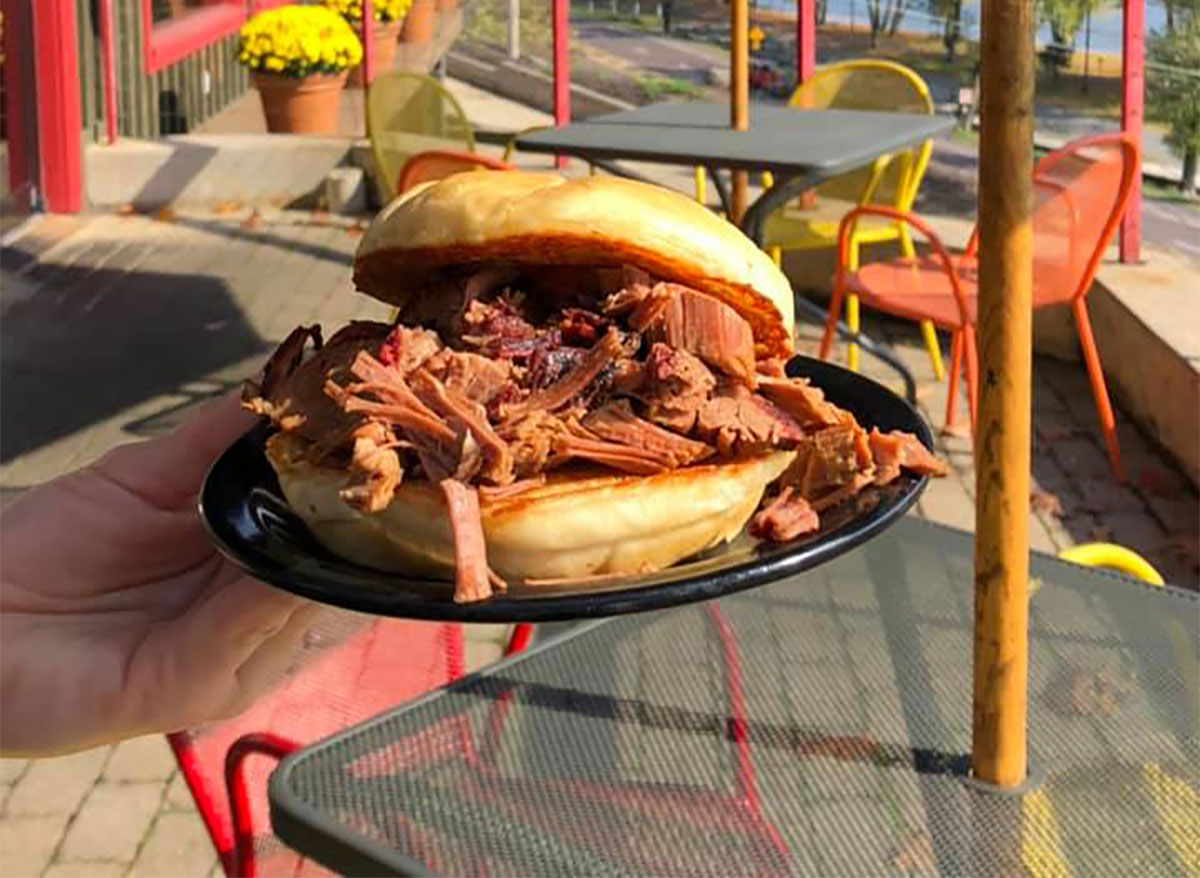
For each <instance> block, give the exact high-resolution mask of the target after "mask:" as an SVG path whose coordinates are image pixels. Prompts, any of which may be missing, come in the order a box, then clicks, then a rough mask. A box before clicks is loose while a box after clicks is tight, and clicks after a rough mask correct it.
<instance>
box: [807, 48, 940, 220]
mask: <svg viewBox="0 0 1200 878" xmlns="http://www.w3.org/2000/svg"><path fill="white" fill-rule="evenodd" d="M788 106H790V107H794V108H796V109H807V110H826V109H828V110H880V111H889V112H893V113H924V114H930V115H931V114H932V113H933V98H932V97H930V94H929V86H928V85H926V84H925V80H923V79H922V78H921V77H920V76H918V75H917V74H916V73H915V72H914V71H912V70H910V69H909V68H907V67H905V66H904V65H903V64H897V63H895V62H894V61H879V60H875V59H870V58H864V59H857V60H853V61H840V62H838V63H836V64H829V65H827V66H825V67H821V68H820V69H818V70H817V71H816V72H815V73H814V74H813V76H812V78H811V79H808V80H807V81H805V82H803V83H801V84H800V85H799V86H798V87H797V88H796V90H795V92H793V93H792V97H791V99H790V100H789V101H788ZM932 151H933V143H932V142H930V141H926V142H925V143H924V144H922V145H921V146H920V147H918V148H917V149H915V150H911V151H906V152H902V153H899V154H897V155H896V156H895V157H894V158H893V159H892V160H891V161H883V162H878V163H876V164H875V165H873V166H869V167H866V168H861V169H859V170H856V171H851V172H850V173H848V174H843V175H842V176H840V177H837V178H835V179H833V180H829V181H828V182H826V183H822V184H821V185H820V186H818V187H817V188H816V191H817V193H818V195H822V196H824V197H826V198H839V199H843V200H846V201H852V202H855V203H857V204H882V205H886V206H888V207H895V208H896V209H897V210H908V209H910V208H911V207H912V203H913V201H914V200H915V199H916V196H917V190H918V189H919V188H920V186H921V178H922V177H923V176H924V175H925V168H926V166H927V165H928V164H929V156H930V153H932Z"/></svg>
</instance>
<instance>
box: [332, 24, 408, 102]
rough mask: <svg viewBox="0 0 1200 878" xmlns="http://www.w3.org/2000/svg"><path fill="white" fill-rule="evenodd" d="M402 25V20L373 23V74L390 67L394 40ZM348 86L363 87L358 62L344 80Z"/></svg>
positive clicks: (383, 71) (360, 68)
mask: <svg viewBox="0 0 1200 878" xmlns="http://www.w3.org/2000/svg"><path fill="white" fill-rule="evenodd" d="M403 25H404V22H403V21H389V22H387V23H386V24H380V23H378V22H377V23H376V24H375V32H374V34H373V40H374V46H373V48H374V50H375V52H374V58H372V59H371V60H372V62H373V64H374V71H375V75H376V76H378V75H379V74H380V73H386V72H387V71H389V70H391V69H392V61H393V60H395V58H396V40H397V38H398V37H399V36H400V28H401V27H402V26H403ZM346 86H347V87H348V88H362V87H363V69H362V65H361V64H359V65H358V66H357V67H355V68H354V69H353V70H351V71H350V78H349V79H347V80H346Z"/></svg>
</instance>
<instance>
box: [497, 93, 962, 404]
mask: <svg viewBox="0 0 1200 878" xmlns="http://www.w3.org/2000/svg"><path fill="white" fill-rule="evenodd" d="M953 126H954V119H953V118H951V117H949V116H929V115H921V114H914V113H886V112H874V111H867V110H796V109H791V108H788V107H779V106H772V105H767V104H760V103H755V104H751V106H750V130H748V131H734V130H732V129H731V128H730V127H729V105H728V104H708V103H666V104H651V105H649V106H645V107H638V108H637V109H634V110H626V111H623V112H620V113H610V114H606V115H603V116H593V117H591V118H589V119H587V120H584V121H582V122H572V123H570V124H569V125H565V126H563V127H561V128H546V129H541V130H538V131H532V132H529V133H527V134H522V135H521V136H519V137H518V138H517V147H518V148H519V149H522V150H525V151H527V152H540V153H557V154H563V155H573V156H578V157H580V158H583V159H586V160H588V161H590V162H593V163H595V164H601V165H602V166H604V167H605V168H606V169H607V170H609V171H611V172H614V173H618V174H624V175H626V176H637V175H635V174H632V173H631V172H630V171H629V170H628V169H627V168H622V167H620V166H618V165H612V164H610V163H607V162H609V160H613V159H633V160H640V161H648V162H661V163H664V164H675V165H703V166H704V167H705V168H706V169H707V170H708V173H709V174H710V176H711V177H712V179H713V181H714V183H715V184H716V188H717V192H718V194H719V195H720V198H721V203H722V205H723V206H724V208H725V211H726V213H728V212H729V194H728V190H727V189H726V187H725V185H724V183H723V182H722V180H721V177H720V174H719V173H718V172H717V169H718V168H737V169H741V170H748V171H771V172H772V173H773V174H774V175H775V184H774V185H773V186H772V187H771V188H769V189H767V190H766V191H765V192H764V193H763V194H762V195H760V196H759V197H758V199H757V200H756V201H755V202H754V203H753V204H752V205H750V207H749V209H748V210H747V211H746V214H745V216H744V217H742V223H741V228H742V231H744V232H745V233H746V235H747V236H748V237H749V238H750V239H751V240H752V241H754V242H755V243H756V244H758V245H760V246H761V245H762V242H763V228H764V224H765V223H766V220H767V217H768V216H769V215H770V214H771V212H772V211H774V210H777V209H778V208H780V207H782V206H783V205H784V204H785V203H787V202H788V201H790V200H791V199H793V198H796V197H797V196H799V195H800V194H801V193H803V192H804V191H805V190H807V189H811V188H812V187H814V186H817V185H819V184H820V183H822V182H824V181H826V180H829V179H831V178H832V177H836V176H838V175H839V174H844V173H846V172H847V171H852V170H854V169H855V168H861V167H863V166H864V165H868V164H870V163H871V162H873V161H874V160H875V159H877V158H879V157H880V156H883V155H889V154H891V153H895V152H899V151H902V150H907V149H912V148H913V147H915V146H917V145H919V144H921V143H924V142H925V141H926V140H929V139H931V138H933V137H936V136H937V135H939V134H942V133H944V132H946V131H948V130H950V129H951V128H952V127H953ZM796 305H797V307H798V308H799V309H800V310H802V311H804V312H805V313H807V314H808V315H809V316H810V317H811V318H812V319H814V320H816V321H818V322H821V323H824V321H825V314H824V312H823V311H821V309H820V308H817V307H816V306H815V305H813V304H812V303H811V302H809V301H808V300H807V299H804V298H802V297H797V299H796ZM838 333H839V335H840V336H841V337H842V338H844V339H846V340H848V341H855V342H856V343H858V344H860V345H861V346H862V348H863V349H864V350H865V351H867V352H868V353H870V354H872V355H874V356H876V357H878V358H879V359H881V360H883V361H884V362H886V363H887V364H888V365H889V366H891V367H892V368H893V369H895V370H896V371H897V372H899V373H900V374H901V376H903V378H904V383H905V390H906V396H907V397H908V399H909V402H915V401H916V383H915V381H914V380H913V377H912V373H911V372H909V370H908V368H907V367H905V365H904V364H903V363H902V362H900V360H899V359H898V358H897V357H896V356H895V355H894V354H893V353H891V352H890V351H889V350H888V349H887V348H886V347H884V346H882V345H880V344H879V343H878V342H875V341H873V340H872V339H871V338H869V337H867V336H866V335H864V334H862V333H853V332H851V331H850V330H849V329H848V328H847V327H846V326H845V324H844V323H840V322H839V324H838Z"/></svg>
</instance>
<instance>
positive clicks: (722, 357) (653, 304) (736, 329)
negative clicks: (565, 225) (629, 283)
mask: <svg viewBox="0 0 1200 878" xmlns="http://www.w3.org/2000/svg"><path fill="white" fill-rule="evenodd" d="M639 297H640V301H639V300H638V299H639ZM634 301H636V305H635V307H634V308H633V310H632V312H631V313H630V314H629V325H630V326H632V327H633V328H634V329H636V330H639V331H641V330H644V331H645V333H646V335H648V336H649V337H650V338H651V339H654V340H658V341H663V342H666V343H667V344H668V345H669V346H671V347H673V348H678V349H680V350H685V351H688V352H689V353H693V354H695V355H696V356H697V357H699V358H700V359H701V360H703V361H704V362H705V363H707V364H708V365H710V366H712V367H713V368H715V369H720V370H721V371H722V372H724V373H726V374H727V375H732V376H734V377H735V378H739V379H741V380H742V381H744V382H746V383H747V384H750V385H753V383H754V333H753V331H752V330H751V329H750V324H749V323H747V322H746V321H745V320H744V319H743V318H742V317H741V315H739V314H738V313H737V312H736V311H734V310H733V309H732V308H730V307H729V306H728V305H726V304H725V303H724V302H721V301H720V300H718V299H714V298H713V297H712V296H706V295H705V294H704V293H698V292H696V291H695V290H693V289H689V288H688V287H685V286H681V285H679V284H672V283H660V284H656V285H655V286H654V287H652V288H650V289H649V290H648V291H644V292H643V290H641V289H634V290H631V291H629V293H628V295H627V298H626V299H625V300H622V299H619V298H614V299H610V300H609V303H608V304H609V307H615V308H616V309H617V310H618V311H620V310H622V309H624V308H626V307H627V306H628V304H630V303H631V302H634Z"/></svg>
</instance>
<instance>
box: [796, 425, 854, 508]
mask: <svg viewBox="0 0 1200 878" xmlns="http://www.w3.org/2000/svg"><path fill="white" fill-rule="evenodd" d="M859 476H865V477H866V481H865V482H864V483H863V484H870V482H871V481H872V480H873V479H874V477H875V461H874V458H873V457H872V455H871V447H870V445H869V443H868V441H867V433H866V431H865V430H863V428H862V427H860V426H858V424H856V423H853V422H851V423H848V424H841V425H838V426H836V427H827V428H826V429H824V430H821V431H819V432H817V433H813V434H811V435H809V436H807V437H805V439H804V441H803V442H801V443H800V444H799V445H798V446H797V448H796V459H795V460H794V461H793V462H792V464H791V466H789V467H788V470H787V472H786V473H784V476H783V483H784V484H785V485H793V486H795V488H796V489H797V491H798V492H799V493H800V496H802V497H804V498H805V499H806V500H809V501H810V502H812V501H815V500H819V499H820V498H821V497H822V495H825V494H828V493H829V492H830V491H832V490H834V489H837V488H842V487H844V486H846V485H849V484H853V483H854V482H855V481H856V479H857V478H858V477H859ZM860 487H861V485H860Z"/></svg>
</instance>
